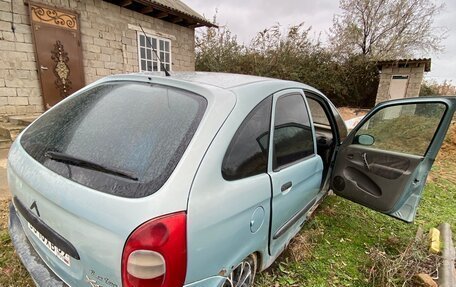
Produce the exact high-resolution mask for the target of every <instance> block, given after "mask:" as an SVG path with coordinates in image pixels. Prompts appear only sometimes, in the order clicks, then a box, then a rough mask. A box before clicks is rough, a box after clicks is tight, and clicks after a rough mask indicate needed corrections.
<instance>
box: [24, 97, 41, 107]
mask: <svg viewBox="0 0 456 287" xmlns="http://www.w3.org/2000/svg"><path fill="white" fill-rule="evenodd" d="M28 102H29V104H30V105H41V104H43V98H41V97H29V98H28Z"/></svg>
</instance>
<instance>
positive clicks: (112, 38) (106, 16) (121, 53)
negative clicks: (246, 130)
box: [0, 0, 195, 115]
mask: <svg viewBox="0 0 456 287" xmlns="http://www.w3.org/2000/svg"><path fill="white" fill-rule="evenodd" d="M11 1H12V2H11ZM24 2H25V1H24V0H0V115H20V114H33V113H40V112H42V111H43V100H42V96H41V90H40V83H39V80H38V74H37V65H36V61H35V53H34V47H33V42H32V31H31V28H30V19H29V12H28V6H27V5H25V4H24ZM35 2H37V3H44V4H48V5H50V6H55V7H59V8H65V9H68V10H72V11H76V12H78V13H79V15H80V18H79V21H80V24H81V28H80V29H81V41H82V54H83V65H84V74H85V82H86V84H89V83H91V82H93V81H95V80H97V79H99V78H101V77H103V76H106V75H111V74H118V73H129V72H138V71H139V64H138V48H137V31H136V30H135V26H137V25H138V24H141V25H142V26H143V27H144V29H146V32H147V33H149V34H156V35H158V36H160V37H163V38H168V39H170V40H171V57H172V68H171V69H172V70H173V71H192V70H194V69H195V52H194V29H190V28H186V27H182V26H179V25H176V24H172V23H169V22H165V21H162V20H160V19H156V18H152V17H149V16H145V15H142V14H140V13H137V12H134V11H131V10H128V9H126V8H121V7H120V6H117V5H113V4H110V3H107V2H104V1H101V0H35ZM11 11H13V12H11ZM12 25H14V29H15V30H14V33H13V30H12Z"/></svg>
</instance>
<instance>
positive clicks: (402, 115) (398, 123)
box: [354, 103, 446, 156]
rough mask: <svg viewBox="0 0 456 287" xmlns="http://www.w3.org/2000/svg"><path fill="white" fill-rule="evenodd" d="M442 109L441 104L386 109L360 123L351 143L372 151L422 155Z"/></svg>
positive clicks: (433, 132) (440, 116) (436, 126)
mask: <svg viewBox="0 0 456 287" xmlns="http://www.w3.org/2000/svg"><path fill="white" fill-rule="evenodd" d="M445 109H446V106H445V105H444V104H435V103H432V104H429V103H419V104H407V105H400V106H399V105H398V106H390V107H386V108H384V109H382V110H380V111H379V112H377V113H376V114H375V115H374V116H372V117H371V118H370V119H369V120H368V121H367V122H366V123H364V124H363V126H362V127H361V128H360V129H359V130H358V131H357V133H356V136H355V139H354V141H355V143H360V144H365V145H369V146H371V147H373V148H376V149H381V150H387V151H394V152H401V153H407V154H413V155H418V156H423V155H425V154H426V151H427V149H428V146H429V144H430V143H431V141H432V139H433V137H434V134H435V132H436V130H437V128H438V126H439V123H440V121H441V119H442V116H443V114H444V112H445ZM366 135H367V136H370V137H371V138H370V139H369V138H366ZM366 139H367V141H366Z"/></svg>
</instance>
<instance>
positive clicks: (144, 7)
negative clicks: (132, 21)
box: [105, 0, 216, 28]
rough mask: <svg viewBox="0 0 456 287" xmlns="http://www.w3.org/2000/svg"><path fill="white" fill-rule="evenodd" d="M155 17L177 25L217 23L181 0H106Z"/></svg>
mask: <svg viewBox="0 0 456 287" xmlns="http://www.w3.org/2000/svg"><path fill="white" fill-rule="evenodd" d="M105 1H107V2H110V3H113V4H116V5H119V6H121V7H124V8H127V9H130V10H134V11H136V12H139V13H141V14H145V15H148V16H151V17H154V18H159V19H162V20H164V21H167V22H171V23H174V24H177V25H181V26H185V27H189V28H196V27H201V26H207V27H216V25H215V24H213V23H211V22H210V21H209V20H207V19H206V18H204V17H203V16H201V15H200V14H199V13H198V12H196V11H195V10H193V9H192V8H190V7H189V6H187V5H186V4H185V3H184V2H182V1H180V0H105Z"/></svg>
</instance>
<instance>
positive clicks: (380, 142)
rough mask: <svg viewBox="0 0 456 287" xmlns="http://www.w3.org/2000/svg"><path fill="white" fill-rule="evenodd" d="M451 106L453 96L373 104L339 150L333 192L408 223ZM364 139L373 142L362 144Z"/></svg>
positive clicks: (414, 212)
mask: <svg viewBox="0 0 456 287" xmlns="http://www.w3.org/2000/svg"><path fill="white" fill-rule="evenodd" d="M455 106H456V97H422V98H410V99H402V100H395V101H389V102H385V103H381V104H379V105H377V106H376V107H375V108H374V109H373V110H372V111H371V112H369V113H368V114H367V115H366V117H365V118H364V119H363V120H362V121H361V122H360V123H359V124H358V125H357V126H356V127H355V128H354V129H353V130H352V132H351V133H350V134H349V135H348V137H347V138H346V140H345V141H344V142H343V143H342V144H341V146H340V147H339V148H338V153H337V156H336V161H335V165H334V169H333V173H332V177H331V187H332V189H333V190H334V192H335V193H336V194H337V195H339V196H342V197H344V198H347V199H349V200H351V201H354V202H356V203H359V204H361V205H364V206H366V207H368V208H371V209H373V210H376V211H379V212H382V213H385V214H387V215H390V216H392V217H395V218H398V219H400V220H403V221H406V222H412V221H413V220H414V218H415V215H416V211H417V208H418V204H419V202H420V199H421V195H422V192H423V189H424V185H425V183H426V178H427V176H428V173H429V170H430V169H431V167H432V164H433V162H434V160H435V157H436V156H437V153H438V151H439V149H440V146H441V145H442V142H443V139H444V137H445V135H446V132H447V130H448V128H449V126H450V123H451V121H452V117H453V115H454V110H455ZM363 135H365V136H368V137H371V138H372V142H371V143H369V144H368V143H364V144H361V143H360V142H359V137H361V136H363Z"/></svg>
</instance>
